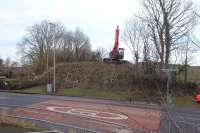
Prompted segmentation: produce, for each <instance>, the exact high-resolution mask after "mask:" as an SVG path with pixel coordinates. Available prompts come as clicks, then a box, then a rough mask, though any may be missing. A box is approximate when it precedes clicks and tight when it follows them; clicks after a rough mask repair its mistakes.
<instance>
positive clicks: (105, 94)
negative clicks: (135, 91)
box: [15, 86, 126, 100]
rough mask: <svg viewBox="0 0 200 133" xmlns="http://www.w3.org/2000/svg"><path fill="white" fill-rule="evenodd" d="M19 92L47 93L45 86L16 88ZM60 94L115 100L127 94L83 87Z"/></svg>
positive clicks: (122, 98)
mask: <svg viewBox="0 0 200 133" xmlns="http://www.w3.org/2000/svg"><path fill="white" fill-rule="evenodd" d="M15 92H18V93H29V94H45V93H46V88H45V86H36V87H32V88H27V89H20V90H16V91H15ZM57 94H58V95H64V96H80V97H93V98H104V99H113V100H125V97H126V94H125V93H124V92H119V91H118V92H116V91H111V90H101V91H99V90H97V89H81V88H66V89H63V90H61V91H59V92H58V93H57Z"/></svg>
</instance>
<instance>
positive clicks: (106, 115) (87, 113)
mask: <svg viewBox="0 0 200 133" xmlns="http://www.w3.org/2000/svg"><path fill="white" fill-rule="evenodd" d="M47 109H48V110H49V111H52V112H56V113H62V114H71V115H76V116H84V117H92V118H101V119H109V120H126V119H128V117H127V116H125V115H121V114H116V113H110V112H101V111H94V110H86V109H78V108H72V107H59V106H51V107H47Z"/></svg>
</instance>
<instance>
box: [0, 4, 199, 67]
mask: <svg viewBox="0 0 200 133" xmlns="http://www.w3.org/2000/svg"><path fill="white" fill-rule="evenodd" d="M139 2H140V0H0V3H1V4H0V51H1V52H0V56H1V57H3V58H6V57H10V58H11V59H12V60H19V57H20V56H19V54H18V53H17V51H18V49H17V46H16V44H17V43H18V42H19V41H20V39H21V38H22V37H23V36H24V35H25V34H26V32H25V31H26V29H27V28H28V27H29V26H31V25H33V24H35V23H38V22H41V21H42V20H45V19H46V20H50V21H52V22H55V21H59V22H61V23H63V24H64V25H65V26H66V27H67V28H68V29H74V28H75V27H77V26H78V27H80V28H81V29H82V30H83V31H84V32H85V33H86V34H87V35H88V36H89V37H90V39H91V44H92V48H93V49H96V48H97V47H104V48H106V49H107V50H110V49H112V47H113V41H114V30H115V28H116V26H117V25H120V27H123V26H124V23H125V21H126V20H127V19H128V18H129V17H131V16H132V15H133V14H134V13H137V12H138V10H139V9H140V6H139ZM195 3H197V4H198V3H200V0H195ZM120 47H125V49H126V53H125V58H126V59H128V60H130V59H131V55H130V52H129V50H128V48H127V47H126V46H125V45H124V44H123V43H122V42H121V43H120ZM197 60H198V59H195V62H197ZM199 64H200V63H199Z"/></svg>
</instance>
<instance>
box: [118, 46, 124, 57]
mask: <svg viewBox="0 0 200 133" xmlns="http://www.w3.org/2000/svg"><path fill="white" fill-rule="evenodd" d="M119 59H124V48H119Z"/></svg>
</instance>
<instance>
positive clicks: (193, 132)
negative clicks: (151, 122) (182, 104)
mask: <svg viewBox="0 0 200 133" xmlns="http://www.w3.org/2000/svg"><path fill="white" fill-rule="evenodd" d="M169 115H170V116H169ZM160 121H161V123H160V132H161V133H200V119H198V118H194V116H187V114H181V113H179V112H173V111H169V110H166V112H163V113H162V114H161V120H160Z"/></svg>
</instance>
